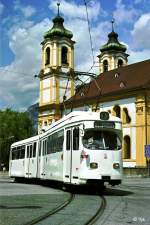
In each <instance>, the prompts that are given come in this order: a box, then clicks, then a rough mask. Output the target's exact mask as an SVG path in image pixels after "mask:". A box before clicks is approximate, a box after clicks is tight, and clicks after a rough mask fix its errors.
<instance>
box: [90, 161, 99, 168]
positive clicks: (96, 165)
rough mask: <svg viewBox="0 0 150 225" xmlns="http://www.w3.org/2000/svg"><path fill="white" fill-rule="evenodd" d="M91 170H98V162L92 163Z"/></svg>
mask: <svg viewBox="0 0 150 225" xmlns="http://www.w3.org/2000/svg"><path fill="white" fill-rule="evenodd" d="M90 168H91V169H97V168H98V164H97V163H96V162H92V163H90Z"/></svg>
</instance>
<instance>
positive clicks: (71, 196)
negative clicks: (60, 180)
mask: <svg viewBox="0 0 150 225" xmlns="http://www.w3.org/2000/svg"><path fill="white" fill-rule="evenodd" d="M74 198H75V194H72V193H70V197H69V198H68V199H67V200H66V201H65V202H63V203H62V204H61V205H59V206H57V207H56V208H54V209H53V210H51V211H49V212H47V213H45V214H44V215H42V216H39V217H38V218H36V219H33V220H31V221H30V222H27V223H24V224H23V225H34V224H38V223H39V222H41V221H44V220H45V219H47V218H48V217H50V216H52V215H54V214H56V213H57V212H59V211H60V210H62V209H64V208H65V207H66V206H67V205H69V204H70V203H71V202H72V201H73V199H74Z"/></svg>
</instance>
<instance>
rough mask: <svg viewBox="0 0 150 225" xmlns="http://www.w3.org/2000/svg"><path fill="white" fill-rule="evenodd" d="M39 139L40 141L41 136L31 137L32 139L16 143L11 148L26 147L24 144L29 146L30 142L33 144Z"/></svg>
mask: <svg viewBox="0 0 150 225" xmlns="http://www.w3.org/2000/svg"><path fill="white" fill-rule="evenodd" d="M38 139H39V135H36V136H33V137H30V138H27V139H24V140H21V141H17V142H14V143H13V144H12V145H11V147H15V146H19V145H24V144H27V143H30V142H33V141H37V140H38Z"/></svg>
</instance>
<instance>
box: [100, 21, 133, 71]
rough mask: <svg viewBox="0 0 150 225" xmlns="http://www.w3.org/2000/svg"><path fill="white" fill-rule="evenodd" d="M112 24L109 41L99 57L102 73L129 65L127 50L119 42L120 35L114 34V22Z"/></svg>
mask: <svg viewBox="0 0 150 225" xmlns="http://www.w3.org/2000/svg"><path fill="white" fill-rule="evenodd" d="M111 23H112V32H111V33H109V34H108V41H107V43H106V44H104V45H102V47H101V48H100V52H101V53H100V55H98V58H99V68H100V73H103V72H105V71H108V70H113V69H115V68H118V67H121V66H126V65H127V64H128V59H127V58H128V56H129V55H128V54H127V53H126V50H127V48H126V46H125V45H123V44H121V43H120V42H119V41H118V34H117V33H116V32H114V20H112V21H111Z"/></svg>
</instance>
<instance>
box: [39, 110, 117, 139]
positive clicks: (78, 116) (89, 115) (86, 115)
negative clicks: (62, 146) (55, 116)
mask: <svg viewBox="0 0 150 225" xmlns="http://www.w3.org/2000/svg"><path fill="white" fill-rule="evenodd" d="M109 118H110V120H112V121H116V122H117V121H118V122H120V121H121V120H120V118H118V117H115V116H112V115H111V114H109ZM90 120H100V112H92V111H73V112H71V113H69V114H68V115H65V116H63V117H62V118H61V119H60V120H58V121H56V122H54V123H52V124H51V125H50V126H49V127H48V128H47V130H46V132H45V133H49V132H50V131H53V130H55V129H59V128H60V127H62V126H66V125H67V124H68V125H70V124H73V123H77V122H81V121H90ZM45 133H43V134H42V135H41V136H44V134H45Z"/></svg>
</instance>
